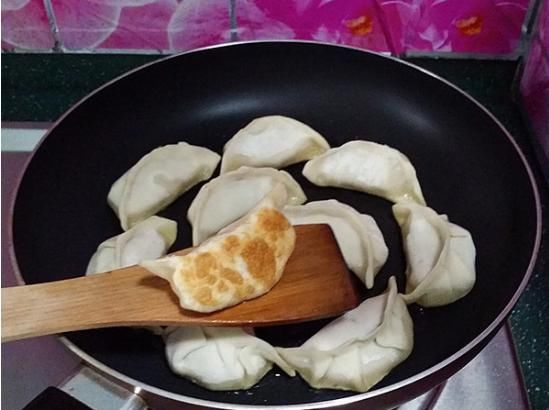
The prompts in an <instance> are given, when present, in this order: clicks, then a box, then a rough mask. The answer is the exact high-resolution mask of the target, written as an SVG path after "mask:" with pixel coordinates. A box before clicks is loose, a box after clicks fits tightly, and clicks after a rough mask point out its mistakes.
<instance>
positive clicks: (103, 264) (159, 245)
mask: <svg viewBox="0 0 549 410" xmlns="http://www.w3.org/2000/svg"><path fill="white" fill-rule="evenodd" d="M176 235H177V222H175V221H172V220H170V219H166V218H161V217H159V216H151V217H150V218H148V219H145V220H144V221H142V222H139V223H138V224H136V225H134V227H133V228H131V229H129V230H127V231H126V232H124V233H122V234H120V235H117V236H113V237H112V238H109V239H107V240H106V241H104V242H103V243H101V244H100V245H99V246H98V248H97V251H96V252H95V253H94V254H93V256H92V257H91V259H90V262H89V263H88V267H87V269H86V275H89V274H91V273H99V272H106V271H111V270H114V269H118V268H124V267H126V266H131V265H136V264H138V263H139V262H141V261H142V260H145V259H154V258H159V257H161V256H164V255H165V254H166V252H167V251H168V249H169V248H170V246H172V245H173V243H174V241H175V237H176Z"/></svg>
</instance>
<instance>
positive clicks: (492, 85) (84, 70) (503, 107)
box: [2, 54, 549, 409]
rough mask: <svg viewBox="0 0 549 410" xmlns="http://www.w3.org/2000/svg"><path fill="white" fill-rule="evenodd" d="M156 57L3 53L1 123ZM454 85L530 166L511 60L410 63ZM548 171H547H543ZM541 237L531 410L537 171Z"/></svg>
mask: <svg viewBox="0 0 549 410" xmlns="http://www.w3.org/2000/svg"><path fill="white" fill-rule="evenodd" d="M159 58H160V56H152V55H113V54H109V55H98V54H3V56H2V121H54V120H56V119H57V118H58V117H59V116H60V115H61V114H62V113H63V112H64V111H65V110H67V109H68V108H69V107H71V106H72V105H73V104H74V103H76V102H77V101H78V100H79V99H81V98H82V97H84V96H85V95H86V94H88V93H89V92H90V91H92V90H93V89H95V88H96V87H98V86H100V85H101V84H103V83H105V82H107V81H109V80H111V79H113V78H115V77H116V76H118V75H120V74H122V73H124V72H126V71H128V70H130V69H132V68H134V67H137V66H140V65H142V64H145V63H148V62H151V61H154V60H157V59H159ZM407 61H410V62H412V63H414V64H416V65H419V66H421V67H424V68H426V69H428V70H429V71H432V72H433V73H435V74H438V75H440V76H441V77H444V78H446V79H447V80H449V81H450V82H452V83H454V84H456V85H457V86H459V87H460V88H462V89H463V90H465V91H466V92H468V93H469V94H471V95H472V96H473V97H475V98H476V99H477V100H478V101H480V102H481V103H482V104H484V105H485V106H486V107H487V108H488V109H489V110H490V111H492V112H493V113H494V114H495V116H496V117H497V118H498V119H499V120H500V121H501V122H502V123H503V124H504V125H505V126H506V127H507V129H508V130H509V131H510V132H511V134H512V135H513V136H514V137H515V139H516V141H517V142H518V144H519V145H520V147H521V148H522V149H523V151H524V152H525V154H526V156H527V157H528V158H529V159H530V160H531V162H534V163H535V162H536V160H535V155H534V152H533V148H532V144H531V140H530V138H529V134H528V132H527V129H526V127H525V125H524V122H523V121H522V118H521V115H520V110H519V108H518V105H517V103H516V101H515V98H514V97H515V94H516V93H515V92H514V91H512V90H513V88H514V87H513V84H515V73H516V71H517V63H516V62H512V61H487V60H452V59H429V58H413V59H407ZM546 166H548V165H547V164H546ZM534 172H535V174H536V177H537V179H538V182H539V186H540V188H541V197H542V202H543V203H544V207H543V215H544V216H543V219H544V232H543V238H542V246H541V253H540V256H539V259H538V262H537V264H536V268H535V270H534V272H533V275H532V278H531V280H530V283H529V285H528V287H527V288H526V290H525V292H524V294H523V296H522V297H521V299H520V300H519V302H518V304H517V306H516V307H515V309H514V310H513V313H512V315H511V319H510V321H511V326H512V330H513V335H514V339H515V342H516V346H517V351H518V354H519V358H520V362H521V365H522V369H523V373H524V378H525V382H526V386H527V389H528V395H529V398H530V401H531V404H532V407H533V408H534V409H547V408H549V274H548V271H549V269H548V267H549V232H548V231H547V229H548V226H549V194H548V192H547V184H546V182H545V180H543V178H542V177H541V173H540V166H539V165H537V166H534Z"/></svg>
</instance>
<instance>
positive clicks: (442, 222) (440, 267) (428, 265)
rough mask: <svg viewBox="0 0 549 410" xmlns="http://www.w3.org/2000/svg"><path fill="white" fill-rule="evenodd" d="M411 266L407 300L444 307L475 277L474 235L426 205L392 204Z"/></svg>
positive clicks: (426, 305)
mask: <svg viewBox="0 0 549 410" xmlns="http://www.w3.org/2000/svg"><path fill="white" fill-rule="evenodd" d="M393 214H394V215H395V218H396V220H397V222H398V224H399V225H400V228H401V231H402V238H403V241H404V250H405V252H406V259H407V262H408V267H407V268H406V277H407V281H406V295H404V299H405V300H406V302H408V303H414V302H415V303H417V304H419V305H421V306H424V307H431V306H442V305H447V304H449V303H452V302H455V301H456V300H458V299H460V298H462V297H464V296H465V295H466V294H467V293H469V291H470V290H471V289H472V288H473V286H474V284H475V279H476V273H475V256H476V250H475V245H474V243H473V238H472V237H471V234H470V233H469V232H468V231H466V230H465V229H463V228H461V227H460V226H458V225H455V224H453V223H451V222H450V221H448V217H447V216H446V215H438V214H437V213H436V212H435V211H434V210H432V209H431V208H428V207H426V206H421V205H416V204H411V203H409V204H397V205H393Z"/></svg>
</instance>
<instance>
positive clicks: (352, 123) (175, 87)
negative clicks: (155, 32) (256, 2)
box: [13, 43, 536, 405]
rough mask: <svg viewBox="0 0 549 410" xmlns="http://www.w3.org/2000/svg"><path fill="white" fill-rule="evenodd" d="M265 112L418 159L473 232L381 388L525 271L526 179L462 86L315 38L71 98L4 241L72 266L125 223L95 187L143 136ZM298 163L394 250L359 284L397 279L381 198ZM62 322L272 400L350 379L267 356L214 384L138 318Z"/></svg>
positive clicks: (218, 145) (21, 257)
mask: <svg viewBox="0 0 549 410" xmlns="http://www.w3.org/2000/svg"><path fill="white" fill-rule="evenodd" d="M268 114H282V115H288V116H291V117H294V118H296V119H299V120H301V121H303V122H305V123H307V124H309V125H310V126H312V127H313V128H315V129H316V130H317V131H319V132H320V133H321V134H322V135H324V136H325V137H326V139H327V140H328V141H329V142H330V144H331V145H332V146H338V145H340V144H343V143H344V142H346V141H349V140H353V139H368V140H372V141H376V142H380V143H384V144H388V145H390V146H392V147H395V148H397V149H399V150H400V151H401V152H403V153H404V154H405V155H407V156H408V157H409V158H410V160H411V162H412V164H414V166H415V168H416V171H417V174H418V177H419V181H420V184H421V186H422V189H423V193H424V195H425V198H426V201H427V203H428V205H429V206H431V207H432V208H434V209H435V210H437V211H438V212H439V213H446V214H447V215H448V216H449V218H450V220H451V221H453V222H455V223H457V224H460V225H462V226H463V227H465V228H467V229H468V230H470V232H471V233H472V235H473V238H474V240H475V244H476V247H477V284H476V285H475V287H474V289H473V290H472V292H471V293H470V294H469V295H468V296H467V297H465V298H464V299H462V300H460V301H458V302H456V303H454V304H452V305H449V306H446V307H441V308H433V309H421V308H419V307H417V306H415V305H414V306H411V307H410V312H411V315H412V318H413V320H414V326H415V330H414V331H415V347H414V350H413V353H412V354H411V356H410V357H409V358H408V359H407V360H406V361H405V362H404V363H403V364H401V365H400V366H398V367H397V368H396V369H395V370H394V371H393V372H391V373H390V375H388V376H387V377H386V378H385V379H384V380H383V381H382V382H381V383H379V385H378V387H381V386H388V385H391V384H393V383H396V382H399V381H402V380H404V379H406V378H408V377H411V376H414V375H416V374H418V373H419V372H422V371H424V370H426V369H429V368H430V367H432V366H434V365H436V364H437V363H439V362H440V361H442V360H444V359H446V358H448V357H449V356H450V355H452V354H453V353H455V352H457V351H458V350H459V349H461V348H463V347H464V346H465V345H466V344H467V343H469V342H470V341H472V340H473V339H474V338H475V337H477V336H478V335H479V334H480V333H481V332H482V331H483V330H484V329H486V328H487V327H488V326H489V325H490V324H491V323H492V322H493V321H494V320H495V319H496V317H497V316H498V314H499V313H500V312H501V311H502V310H503V309H504V307H505V306H506V305H507V304H508V302H509V301H510V299H511V297H512V295H513V294H514V292H515V291H516V289H517V287H518V286H519V283H520V282H521V280H522V278H523V276H524V274H525V272H526V269H527V266H528V263H529V260H530V257H531V254H532V249H533V248H534V238H535V231H536V220H535V200H534V196H533V193H532V188H531V184H530V181H529V178H528V175H527V172H526V170H525V168H524V165H523V164H522V162H521V160H520V158H519V156H518V154H517V152H516V151H515V149H514V147H513V146H512V144H511V143H510V141H509V140H508V138H507V137H506V135H505V133H504V132H503V131H502V129H501V128H500V127H499V126H498V125H497V124H496V123H495V122H494V121H493V120H492V119H491V118H490V117H489V116H488V115H487V114H486V113H484V112H483V111H482V110H480V109H479V108H478V107H477V106H476V105H475V104H474V103H473V102H472V101H471V100H469V99H468V98H467V97H465V96H464V95H462V94H461V93H460V92H459V91H457V90H455V89H453V88H451V87H449V86H448V85H446V84H445V83H443V82H441V81H439V80H437V79H436V78H434V77H431V76H429V75H426V74H425V73H423V72H421V71H419V70H416V69H414V68H412V67H410V66H407V65H404V64H400V63H398V62H396V61H394V60H391V59H387V58H384V57H381V56H378V55H374V54H370V53H364V52H360V51H355V50H350V49H344V48H339V47H332V46H324V45H314V44H300V43H257V44H246V45H236V46H230V47H222V48H215V49H209V50H203V51H199V52H194V53H188V54H183V55H181V56H177V57H175V58H171V59H167V60H164V61H163V62H160V63H157V64H153V65H150V66H148V67H147V68H145V69H142V70H140V71H137V72H134V73H133V74H131V75H129V76H126V77H124V78H122V79H120V80H119V81H116V82H115V83H113V84H111V85H110V86H108V87H106V88H104V89H102V90H101V91H100V92H98V93H95V94H94V95H93V96H91V97H90V98H88V99H87V100H85V101H84V102H82V103H81V104H80V105H79V106H77V107H76V108H75V109H74V110H72V112H70V114H68V115H67V116H66V117H65V118H64V119H63V120H62V121H61V122H60V123H59V124H57V126H56V127H55V128H54V129H53V130H52V131H51V133H50V135H49V136H48V137H47V140H46V141H45V142H44V143H43V144H42V145H41V146H40V148H39V149H38V151H37V152H36V153H35V155H34V158H33V160H32V161H31V163H30V164H29V166H28V169H27V171H26V173H25V175H24V178H23V180H22V183H21V186H20V189H19V192H18V195H17V199H16V204H15V212H14V218H13V232H14V246H15V253H16V257H17V262H18V265H19V268H20V271H21V273H22V275H23V278H24V279H25V281H26V282H27V283H39V282H47V281H53V280H58V279H63V278H69V277H75V276H79V275H82V274H83V272H84V271H85V268H86V265H87V262H88V260H89V258H90V256H91V255H92V254H93V252H94V251H95V249H96V247H97V245H98V244H99V243H100V242H102V241H103V240H105V239H106V238H108V237H110V236H113V235H116V234H118V233H120V232H121V229H120V227H119V224H118V221H117V218H116V217H115V215H114V213H113V212H112V210H111V209H110V208H109V207H108V206H107V202H106V197H107V193H108V191H109V188H110V186H111V184H112V183H113V182H114V181H115V180H116V179H117V178H118V177H119V176H120V175H121V174H122V173H123V172H125V171H126V170H127V169H128V168H129V167H130V166H131V165H133V164H134V163H135V162H136V161H137V160H138V159H139V158H140V157H141V156H143V155H144V154H146V153H147V152H149V151H150V150H151V149H153V148H155V147H157V146H159V145H164V144H169V143H175V142H177V141H187V142H189V143H191V144H196V145H201V146H205V147H208V148H211V149H213V150H215V151H217V152H219V153H221V152H222V147H223V144H224V143H225V142H226V141H227V140H228V139H229V138H230V137H231V136H232V135H233V134H234V133H235V132H236V131H237V130H238V129H239V128H241V127H243V126H244V125H246V124H247V123H248V122H249V121H250V120H251V119H253V118H254V117H258V116H261V115H268ZM302 166H303V164H298V165H294V166H292V167H289V168H288V171H289V172H290V173H291V174H292V175H293V176H294V177H295V178H296V179H297V181H298V182H299V183H300V184H301V185H302V187H303V189H304V191H305V192H306V194H307V196H308V199H309V200H310V201H311V200H319V199H329V198H336V199H338V200H340V201H342V202H345V203H348V204H350V205H352V206H353V207H355V208H356V209H357V210H359V211H361V212H363V213H368V214H370V215H372V216H373V217H374V218H375V219H376V221H377V222H378V224H379V226H380V228H381V230H382V232H383V234H384V236H385V240H386V242H387V245H388V247H389V252H390V253H389V259H388V262H387V264H386V265H385V266H384V268H383V269H382V271H381V273H380V274H379V275H378V277H377V279H376V285H375V288H374V289H373V290H372V291H370V292H368V295H376V294H379V293H381V292H382V291H383V290H384V289H385V287H386V284H387V280H388V278H389V276H390V275H395V276H396V277H397V279H398V282H399V288H400V289H401V291H402V290H403V286H404V269H405V260H404V255H403V251H402V243H401V238H400V231H399V229H398V226H397V224H396V222H395V221H394V219H393V217H392V214H391V204H390V203H389V202H387V201H385V200H382V199H379V198H376V197H373V196H370V195H367V194H363V193H358V192H351V191H347V190H341V189H332V188H319V187H316V186H314V185H312V184H310V183H309V182H308V181H307V180H305V179H304V178H303V176H302V175H301V169H302ZM199 188H200V186H197V187H195V188H193V189H192V190H190V191H189V192H187V193H186V194H184V195H183V196H182V197H181V198H179V199H178V200H177V201H176V202H175V203H174V204H173V205H171V206H170V207H169V208H168V209H166V210H165V211H163V212H161V213H160V215H161V216H165V217H168V218H172V219H175V220H177V221H178V223H179V228H178V239H177V242H176V244H175V245H174V247H173V248H172V249H179V248H184V247H187V246H190V245H191V230H190V226H189V224H188V222H187V220H186V211H187V209H188V207H189V205H190V203H191V201H192V200H193V198H194V197H195V195H196V193H197V192H198V189H199ZM144 303H146V301H144ZM305 303H306V302H305ZM324 323H325V322H312V323H306V324H300V325H292V326H284V327H272V328H263V329H259V330H258V331H257V333H258V335H259V336H260V337H262V338H264V339H266V340H267V341H269V342H271V343H273V344H275V345H278V346H295V345H298V344H299V343H301V342H303V341H304V340H305V339H306V338H308V337H309V336H310V335H312V334H313V333H314V332H315V331H316V330H318V329H319V328H320V327H321V326H322V325H323V324H324ZM67 337H68V338H69V339H70V340H71V341H72V342H73V343H74V344H75V345H76V346H78V347H79V348H80V349H82V350H83V351H84V352H86V353H88V354H89V355H90V356H92V357H94V358H96V359H97V360H99V361H100V362H102V363H104V364H105V365H107V366H109V367H111V368H113V369H115V370H117V371H119V372H121V373H123V374H125V375H127V376H130V377H132V378H134V379H137V380H139V381H141V382H143V383H147V384H149V385H152V386H155V387H158V388H161V389H164V390H167V391H170V392H173V393H176V394H181V395H184V396H191V397H195V398H199V399H205V400H211V401H217V402H225V403H239V404H270V405H282V404H299V403H310V402H319V401H325V400H329V399H335V398H341V397H346V396H349V395H352V394H354V393H349V392H341V391H331V390H315V389H311V388H309V387H308V386H307V384H306V383H304V382H303V381H302V380H301V379H300V378H299V377H295V378H289V377H287V376H285V375H284V374H283V373H282V372H281V371H280V370H279V369H277V368H275V369H274V370H273V371H271V372H270V373H269V374H268V375H267V376H266V377H265V378H264V379H263V380H262V381H261V382H260V383H259V384H258V385H256V386H254V387H253V388H252V389H250V390H249V391H239V392H211V391H208V390H205V389H203V388H201V387H198V386H196V385H194V384H193V383H191V382H189V381H187V380H185V379H182V378H180V377H177V376H175V375H174V374H173V373H172V372H171V371H170V370H169V368H168V367H167V364H166V361H165V359H164V351H163V342H162V341H161V339H160V338H159V337H157V336H153V335H152V334H149V333H148V332H147V331H145V330H139V329H135V330H134V329H104V330H96V331H85V332H76V333H72V334H68V335H67Z"/></svg>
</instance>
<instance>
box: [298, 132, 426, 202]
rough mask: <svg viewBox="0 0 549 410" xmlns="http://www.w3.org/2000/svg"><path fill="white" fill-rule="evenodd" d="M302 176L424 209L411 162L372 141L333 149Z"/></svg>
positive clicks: (314, 160)
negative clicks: (405, 202) (409, 202)
mask: <svg viewBox="0 0 549 410" xmlns="http://www.w3.org/2000/svg"><path fill="white" fill-rule="evenodd" d="M303 175H304V176H305V177H306V178H307V179H308V180H309V181H311V182H312V183H313V184H315V185H319V186H333V187H340V188H347V189H353V190H356V191H362V192H367V193H369V194H372V195H377V196H380V197H382V198H385V199H388V200H389V201H392V202H403V201H414V202H417V203H418V204H422V205H425V199H423V194H422V193H421V187H420V186H419V182H418V180H417V176H416V171H415V169H414V167H413V166H412V164H411V163H410V161H409V160H408V158H406V156H404V155H403V154H402V153H401V152H399V151H397V150H396V149H394V148H391V147H389V146H387V145H382V144H377V143H375V142H371V141H351V142H348V143H346V144H344V145H342V146H340V147H338V148H332V149H330V150H329V151H328V152H326V153H324V154H323V155H320V156H318V157H316V158H313V159H312V160H310V161H309V162H307V163H306V164H305V167H304V168H303Z"/></svg>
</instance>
